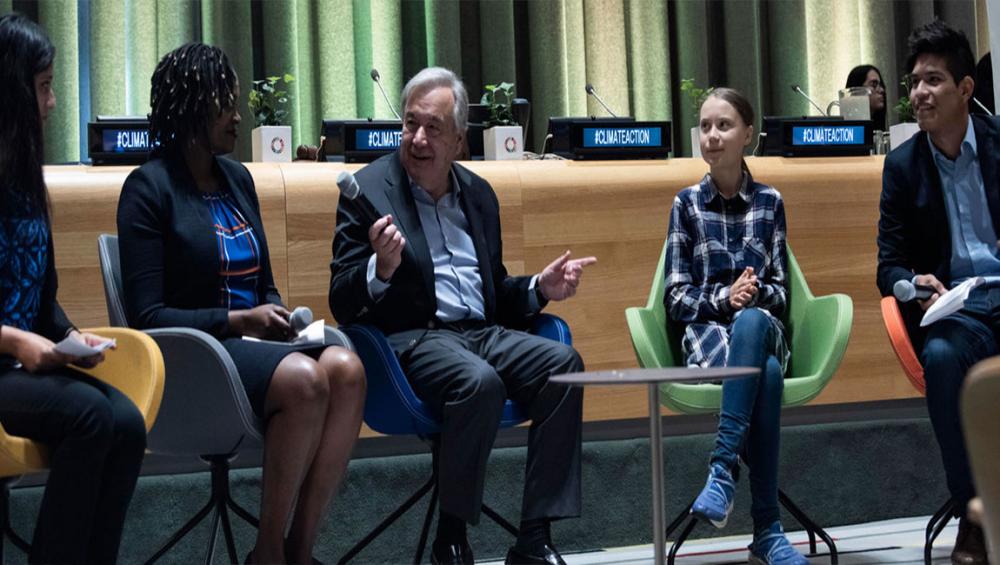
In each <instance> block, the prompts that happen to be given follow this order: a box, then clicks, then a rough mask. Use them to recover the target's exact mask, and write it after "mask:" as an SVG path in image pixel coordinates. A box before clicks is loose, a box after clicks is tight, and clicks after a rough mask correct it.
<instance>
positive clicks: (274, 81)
mask: <svg viewBox="0 0 1000 565" xmlns="http://www.w3.org/2000/svg"><path fill="white" fill-rule="evenodd" d="M294 81H295V77H293V76H292V75H290V74H288V73H285V75H284V76H280V77H278V76H271V77H267V78H266V79H264V80H255V81H253V86H252V87H251V88H250V101H249V104H248V106H249V107H250V113H251V114H252V115H253V122H254V129H253V131H252V132H251V134H250V137H251V140H252V142H253V160H254V161H255V162H279V163H289V162H291V160H292V151H293V147H292V127H291V126H288V125H284V124H285V119H286V118H287V117H288V102H289V101H290V100H291V95H290V94H289V93H288V85H290V84H291V83H292V82H294Z"/></svg>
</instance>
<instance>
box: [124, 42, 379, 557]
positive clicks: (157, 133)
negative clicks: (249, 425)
mask: <svg viewBox="0 0 1000 565" xmlns="http://www.w3.org/2000/svg"><path fill="white" fill-rule="evenodd" d="M238 98H239V81H238V79H237V77H236V72H235V71H234V70H233V67H232V65H231V64H230V63H229V59H228V58H227V57H226V55H225V53H223V52H222V50H221V49H219V48H217V47H211V46H208V45H204V44H201V43H191V44H188V45H184V46H182V47H180V48H178V49H176V50H174V51H172V52H170V53H168V54H167V55H166V56H164V57H163V59H162V60H161V61H160V62H159V64H158V65H157V67H156V70H155V72H154V73H153V79H152V93H151V95H150V104H151V107H152V112H151V113H150V116H149V130H150V142H151V143H152V144H153V145H154V151H153V154H152V156H151V158H150V160H149V162H148V163H146V164H145V165H143V166H142V167H140V168H138V169H136V170H135V171H133V172H132V174H130V175H129V177H128V178H127V179H126V180H125V185H124V187H123V188H122V193H121V198H120V199H119V204H118V237H119V246H120V253H121V265H122V279H123V283H124V288H125V305H126V314H127V317H128V320H129V323H130V324H131V325H132V326H134V327H137V328H143V329H145V328H157V327H170V326H175V327H176V326H186V327H191V328H196V329H199V330H202V331H204V332H207V333H209V334H211V335H213V336H215V337H217V338H218V339H219V340H220V342H221V343H222V345H223V347H225V348H226V350H227V351H228V352H229V354H230V355H231V356H232V358H233V362H234V364H235V365H236V369H237V370H238V371H239V375H240V379H241V380H242V381H243V385H244V388H245V389H246V393H247V397H248V398H249V400H250V403H251V405H252V406H253V409H254V412H256V414H257V416H258V417H260V418H262V419H263V420H265V422H266V425H267V430H266V433H265V438H264V473H263V478H262V479H261V482H262V485H263V494H262V497H261V510H260V529H259V530H258V534H257V540H256V545H255V547H254V549H253V551H252V552H251V553H250V555H249V556H248V558H247V561H248V562H250V563H285V562H290V563H310V562H311V561H312V548H313V545H314V543H315V541H316V536H317V533H318V530H319V524H320V520H321V519H322V517H323V515H324V514H325V511H326V507H327V504H328V503H329V501H330V499H331V498H332V496H333V493H334V491H335V490H336V488H337V485H338V484H339V483H340V481H341V478H342V477H343V475H344V472H345V470H346V467H347V461H348V459H349V458H350V454H351V448H352V447H353V445H354V441H355V440H356V438H357V435H358V430H359V428H360V425H361V415H362V406H363V403H364V396H365V378H364V369H363V367H362V365H361V361H360V360H359V359H358V358H357V356H356V355H355V354H354V353H352V352H350V351H348V350H347V349H344V348H343V347H324V346H320V347H311V348H302V347H298V348H296V347H292V346H289V345H285V344H275V343H265V342H260V341H252V340H244V339H243V337H244V336H248V337H253V338H263V339H266V340H279V341H283V340H286V339H287V338H288V337H289V336H290V334H291V330H290V326H289V320H288V318H289V312H288V310H286V309H285V307H284V306H283V305H282V303H281V297H280V296H279V295H278V291H277V288H275V284H274V278H273V276H272V273H271V266H270V258H269V254H268V250H267V241H266V239H265V236H264V229H263V223H262V222H261V216H260V204H259V202H258V200H257V193H256V191H255V189H254V183H253V179H252V178H251V176H250V173H249V172H248V171H247V170H246V168H245V167H244V166H243V165H241V164H239V163H237V162H234V161H231V160H229V159H226V158H224V157H222V155H225V154H227V153H231V152H232V151H233V149H234V147H235V145H236V135H237V126H238V125H239V123H240V113H239V110H238V109H237V107H236V104H237V100H238ZM296 501H298V503H297V504H296ZM289 524H290V526H289ZM286 527H287V532H288V537H287V538H285V532H286Z"/></svg>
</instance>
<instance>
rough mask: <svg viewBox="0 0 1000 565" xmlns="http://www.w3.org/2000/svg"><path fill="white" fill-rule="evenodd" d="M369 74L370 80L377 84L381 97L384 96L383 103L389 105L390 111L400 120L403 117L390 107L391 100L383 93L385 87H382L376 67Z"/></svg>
mask: <svg viewBox="0 0 1000 565" xmlns="http://www.w3.org/2000/svg"><path fill="white" fill-rule="evenodd" d="M370 74H371V77H372V80H373V81H375V84H376V85H377V86H378V90H379V92H381V93H382V98H385V103H386V105H387V106H389V110H391V111H392V114H393V115H394V116H396V119H397V120H400V121H402V119H403V118H400V117H399V112H397V111H396V109H395V108H393V107H392V102H390V101H389V96H388V95H387V94H386V93H385V89H384V88H382V80H381V78H382V77H381V75H379V74H378V69H372V72H371V73H370Z"/></svg>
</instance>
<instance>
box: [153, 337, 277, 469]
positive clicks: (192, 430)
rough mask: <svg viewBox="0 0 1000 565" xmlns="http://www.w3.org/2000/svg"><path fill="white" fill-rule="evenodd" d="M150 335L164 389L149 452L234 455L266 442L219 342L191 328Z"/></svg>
mask: <svg viewBox="0 0 1000 565" xmlns="http://www.w3.org/2000/svg"><path fill="white" fill-rule="evenodd" d="M146 333H148V334H149V335H150V336H151V337H152V338H153V339H154V340H155V341H156V344H157V345H159V346H160V350H161V351H162V352H163V359H164V363H165V365H166V370H167V376H166V386H165V387H164V391H163V402H162V406H161V409H160V414H159V417H158V418H157V422H156V425H155V426H153V429H152V430H151V431H150V434H149V442H148V443H149V449H150V451H153V452H154V453H165V454H170V455H208V454H228V453H235V452H236V451H237V450H239V449H240V448H242V447H247V445H248V444H249V445H251V446H257V445H259V444H260V442H261V440H262V439H263V429H264V427H263V422H262V421H261V420H260V419H259V418H258V417H257V416H256V415H255V414H254V413H253V409H252V408H251V407H250V401H249V400H248V399H247V395H246V391H245V390H244V389H243V382H242V381H241V380H240V377H239V374H238V373H237V372H236V366H235V365H234V364H233V360H232V358H230V356H229V353H228V352H227V351H226V350H225V348H224V347H222V344H221V343H219V341H218V340H217V339H215V338H214V337H212V336H211V335H209V334H207V333H205V332H202V331H200V330H196V329H192V328H162V329H155V330H149V331H147V332H146Z"/></svg>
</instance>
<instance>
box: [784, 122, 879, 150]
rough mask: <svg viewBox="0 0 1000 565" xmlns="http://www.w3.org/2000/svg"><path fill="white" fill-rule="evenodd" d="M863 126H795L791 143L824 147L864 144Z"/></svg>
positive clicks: (865, 141)
mask: <svg viewBox="0 0 1000 565" xmlns="http://www.w3.org/2000/svg"><path fill="white" fill-rule="evenodd" d="M865 143H867V139H865V126H831V125H816V126H795V127H793V128H792V145H793V146H807V147H826V146H831V145H865Z"/></svg>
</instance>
